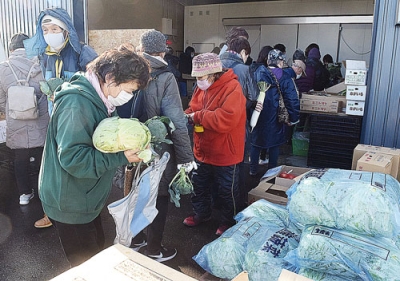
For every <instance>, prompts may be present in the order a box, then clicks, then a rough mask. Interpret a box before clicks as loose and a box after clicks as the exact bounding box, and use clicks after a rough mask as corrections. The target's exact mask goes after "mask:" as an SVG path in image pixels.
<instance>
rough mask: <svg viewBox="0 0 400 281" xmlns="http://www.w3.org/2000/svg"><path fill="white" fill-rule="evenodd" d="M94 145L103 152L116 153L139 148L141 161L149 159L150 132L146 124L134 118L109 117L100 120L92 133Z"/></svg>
mask: <svg viewBox="0 0 400 281" xmlns="http://www.w3.org/2000/svg"><path fill="white" fill-rule="evenodd" d="M92 139H93V145H94V147H95V148H96V149H97V150H99V151H101V152H103V153H116V152H119V151H125V150H129V149H132V150H139V151H140V152H139V154H138V156H139V158H141V159H143V162H145V163H146V162H148V161H150V159H151V155H152V153H151V150H150V149H149V148H148V146H149V144H150V141H151V133H150V130H149V129H148V128H147V126H146V125H144V124H143V123H141V122H139V120H138V119H135V118H119V117H116V116H115V117H110V118H106V119H104V120H103V121H101V122H100V124H99V125H98V126H97V128H96V129H95V131H94V134H93V138H92Z"/></svg>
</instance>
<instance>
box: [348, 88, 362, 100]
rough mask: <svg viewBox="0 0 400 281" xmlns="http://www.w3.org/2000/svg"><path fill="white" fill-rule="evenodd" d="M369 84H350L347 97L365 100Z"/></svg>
mask: <svg viewBox="0 0 400 281" xmlns="http://www.w3.org/2000/svg"><path fill="white" fill-rule="evenodd" d="M366 95H367V86H356V85H348V86H347V89H346V99H348V100H357V101H365V96H366Z"/></svg>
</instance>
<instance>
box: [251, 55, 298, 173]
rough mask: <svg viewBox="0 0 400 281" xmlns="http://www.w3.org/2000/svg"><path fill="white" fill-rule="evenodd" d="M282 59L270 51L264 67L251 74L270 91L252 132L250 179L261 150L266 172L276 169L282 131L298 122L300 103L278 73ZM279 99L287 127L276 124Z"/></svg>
mask: <svg viewBox="0 0 400 281" xmlns="http://www.w3.org/2000/svg"><path fill="white" fill-rule="evenodd" d="M283 61H284V58H283V56H282V53H281V51H278V50H276V49H273V50H271V51H270V52H269V54H268V66H264V65H262V66H260V67H259V68H258V69H257V70H256V72H255V79H256V82H261V81H264V82H267V83H268V84H270V85H271V87H270V88H269V89H268V90H267V92H266V94H265V99H264V103H263V109H262V110H261V112H260V117H259V119H258V121H257V124H256V126H255V127H254V130H253V132H252V139H251V140H252V144H251V151H250V175H252V176H255V175H257V172H258V159H259V156H260V151H261V150H262V149H268V151H269V162H268V168H269V169H271V168H274V167H276V166H277V165H278V157H279V146H280V145H282V144H284V143H286V134H285V130H286V129H287V127H286V126H285V125H288V126H292V125H294V124H297V123H298V122H299V113H300V101H299V96H298V92H297V89H296V85H295V83H294V81H293V79H292V76H291V75H290V74H289V73H288V72H287V71H284V70H283V69H282V66H283ZM280 95H282V97H283V101H284V103H285V107H286V109H287V111H288V113H289V120H290V121H289V123H288V124H284V123H280V122H278V107H279V97H280Z"/></svg>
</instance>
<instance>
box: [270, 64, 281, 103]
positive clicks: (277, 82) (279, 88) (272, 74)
mask: <svg viewBox="0 0 400 281" xmlns="http://www.w3.org/2000/svg"><path fill="white" fill-rule="evenodd" d="M267 69H268V71H269V73H271V76H272V77H273V78H274V80H275V82H276V87H277V88H278V92H279V94H280V95H281V97H282V98H283V95H282V92H281V87H280V86H279V81H278V78H276V76H275V74H274V73H273V72H272V71H271V69H269V67H267Z"/></svg>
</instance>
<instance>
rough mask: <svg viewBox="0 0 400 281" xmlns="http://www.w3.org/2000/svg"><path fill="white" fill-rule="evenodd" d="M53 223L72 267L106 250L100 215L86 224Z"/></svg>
mask: <svg viewBox="0 0 400 281" xmlns="http://www.w3.org/2000/svg"><path fill="white" fill-rule="evenodd" d="M52 222H53V224H54V225H55V226H56V229H57V232H58V236H59V237H60V242H61V245H62V247H63V249H64V253H65V255H66V256H67V259H68V261H69V262H70V264H71V266H72V267H73V266H77V265H79V264H81V263H83V262H84V261H86V260H88V259H90V258H91V257H92V256H94V255H95V254H97V253H99V252H100V251H101V250H103V249H104V242H105V238H104V231H103V227H102V224H101V218H100V215H98V216H97V217H96V218H95V219H94V220H93V221H91V222H89V223H86V224H66V223H62V222H58V221H54V220H52Z"/></svg>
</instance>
